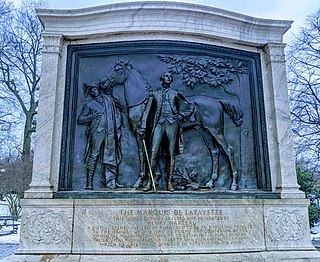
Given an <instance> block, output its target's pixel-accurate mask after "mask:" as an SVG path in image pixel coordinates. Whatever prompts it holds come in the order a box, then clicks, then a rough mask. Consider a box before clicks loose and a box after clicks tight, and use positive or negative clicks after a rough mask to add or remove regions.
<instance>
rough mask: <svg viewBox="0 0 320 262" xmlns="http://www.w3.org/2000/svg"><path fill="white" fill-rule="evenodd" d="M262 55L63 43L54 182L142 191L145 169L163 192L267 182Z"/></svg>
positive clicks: (158, 45)
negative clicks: (57, 175)
mask: <svg viewBox="0 0 320 262" xmlns="http://www.w3.org/2000/svg"><path fill="white" fill-rule="evenodd" d="M259 64H260V60H259V55H257V54H255V53H250V52H244V51H237V50H233V49H227V48H220V47H219V48H218V47H214V46H207V45H200V44H191V43H181V42H161V41H160V42H150V41H144V42H124V43H114V44H101V45H90V46H88V45H82V46H72V47H69V50H68V74H67V86H66V100H65V115H64V133H63V143H62V144H63V147H62V156H63V159H62V160H63V161H62V164H61V171H60V190H105V189H107V191H128V190H134V191H135V192H143V191H149V190H151V189H152V186H151V185H152V183H151V179H150V173H151V171H152V174H153V176H154V182H155V186H156V187H157V191H160V192H161V190H168V191H174V192H178V191H189V190H195V191H199V192H203V191H212V190H229V189H230V190H237V189H240V190H241V189H257V190H258V189H262V190H270V178H269V171H268V170H269V169H268V165H269V164H268V159H267V158H266V157H263V155H267V154H264V152H266V150H267V147H266V134H265V123H264V118H263V115H264V114H263V97H262V84H261V74H260V67H259ZM88 95H90V96H88ZM143 143H145V145H146V149H147V152H145V149H144V145H143ZM146 155H148V156H149V157H150V166H148V165H147V161H146ZM150 170H151V171H150Z"/></svg>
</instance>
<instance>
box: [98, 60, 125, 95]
mask: <svg viewBox="0 0 320 262" xmlns="http://www.w3.org/2000/svg"><path fill="white" fill-rule="evenodd" d="M130 66H131V65H130V64H129V60H128V61H122V60H118V61H117V62H116V63H115V64H114V66H113V67H112V68H111V69H110V70H109V71H108V72H107V74H106V75H105V77H104V78H103V79H102V80H101V81H100V84H101V87H102V89H104V90H106V91H107V92H108V91H110V90H111V89H112V88H113V87H114V86H115V85H117V84H123V83H124V82H125V81H126V80H127V69H128V67H130Z"/></svg>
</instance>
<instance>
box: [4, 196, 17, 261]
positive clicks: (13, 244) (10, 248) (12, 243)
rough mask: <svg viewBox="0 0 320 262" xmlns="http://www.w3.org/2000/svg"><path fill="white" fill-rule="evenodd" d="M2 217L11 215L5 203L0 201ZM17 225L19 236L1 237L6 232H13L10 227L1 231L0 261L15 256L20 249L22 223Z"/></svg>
mask: <svg viewBox="0 0 320 262" xmlns="http://www.w3.org/2000/svg"><path fill="white" fill-rule="evenodd" d="M0 215H2V216H7V215H10V213H9V212H8V207H7V204H6V202H5V201H0ZM16 223H17V224H18V233H17V234H8V235H1V233H4V230H8V231H7V232H9V230H11V228H10V227H4V228H2V229H1V230H0V261H1V260H2V259H3V258H5V257H8V256H11V255H13V254H14V253H15V251H16V250H17V249H18V247H19V235H20V221H18V222H16Z"/></svg>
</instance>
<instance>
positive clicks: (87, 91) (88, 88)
mask: <svg viewBox="0 0 320 262" xmlns="http://www.w3.org/2000/svg"><path fill="white" fill-rule="evenodd" d="M99 86H100V83H99V82H98V81H92V82H89V83H84V84H83V91H84V97H88V95H89V94H90V91H91V89H92V88H93V87H99Z"/></svg>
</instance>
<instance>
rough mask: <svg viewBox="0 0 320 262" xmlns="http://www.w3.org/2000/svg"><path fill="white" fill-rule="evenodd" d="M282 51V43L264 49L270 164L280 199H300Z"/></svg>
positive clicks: (283, 46)
mask: <svg viewBox="0 0 320 262" xmlns="http://www.w3.org/2000/svg"><path fill="white" fill-rule="evenodd" d="M284 48H285V44H267V45H266V46H265V47H264V52H265V55H266V67H267V71H268V72H269V73H268V74H267V75H266V77H267V78H268V79H267V81H268V85H267V86H265V88H268V89H269V92H271V93H273V95H272V97H273V99H274V107H273V108H272V111H273V112H271V114H270V117H271V118H272V119H270V123H271V125H273V127H272V130H273V134H271V135H269V138H272V139H273V140H274V147H273V150H271V151H270V155H272V154H276V155H274V156H272V157H271V159H274V161H276V162H277V163H273V164H275V166H276V167H277V172H276V179H275V180H274V181H275V183H276V185H275V189H276V192H279V193H281V197H282V198H304V197H305V196H304V193H303V192H301V191H299V185H298V184H297V176H296V171H295V157H294V153H293V152H294V151H293V139H292V129H291V121H290V110H289V103H288V89H287V76H286V66H285V54H284Z"/></svg>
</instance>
